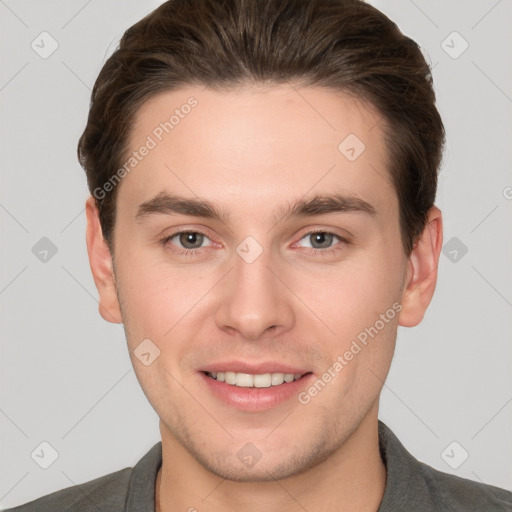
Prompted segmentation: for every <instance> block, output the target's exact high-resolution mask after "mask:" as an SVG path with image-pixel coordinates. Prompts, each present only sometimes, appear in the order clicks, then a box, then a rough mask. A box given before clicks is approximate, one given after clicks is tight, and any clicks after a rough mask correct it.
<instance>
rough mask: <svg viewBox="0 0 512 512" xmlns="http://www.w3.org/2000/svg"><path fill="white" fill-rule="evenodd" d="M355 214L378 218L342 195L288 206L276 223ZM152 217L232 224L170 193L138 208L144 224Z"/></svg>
mask: <svg viewBox="0 0 512 512" xmlns="http://www.w3.org/2000/svg"><path fill="white" fill-rule="evenodd" d="M345 212H355V213H364V214H367V215H370V216H375V215H376V214H377V211H376V209H375V208H374V207H373V206H372V205H371V204H370V203H368V202H367V201H365V200H363V199H361V198H359V197H356V196H347V195H343V194H322V195H316V196H314V197H312V198H310V199H299V200H297V201H295V202H293V203H290V204H288V205H287V206H284V207H281V208H279V209H278V211H277V213H276V220H277V221H281V220H283V219H285V218H289V217H306V216H313V215H326V214H329V213H345ZM152 214H166V215H191V216H194V217H204V218H208V219H216V220H220V221H221V222H223V223H227V222H228V221H229V218H230V215H229V213H228V212H227V211H225V210H222V209H218V208H217V207H216V206H215V205H214V204H212V203H210V202H209V201H206V200H204V199H200V198H193V197H184V196H179V195H175V194H168V193H167V192H160V193H159V194H158V195H156V196H155V197H153V198H152V199H149V200H148V201H144V202H143V203H142V204H140V205H139V206H138V208H137V213H136V215H135V218H136V219H137V220H141V221H142V220H143V219H144V218H145V217H148V216H149V215H152Z"/></svg>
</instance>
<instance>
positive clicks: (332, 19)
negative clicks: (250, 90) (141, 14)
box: [78, 0, 445, 255]
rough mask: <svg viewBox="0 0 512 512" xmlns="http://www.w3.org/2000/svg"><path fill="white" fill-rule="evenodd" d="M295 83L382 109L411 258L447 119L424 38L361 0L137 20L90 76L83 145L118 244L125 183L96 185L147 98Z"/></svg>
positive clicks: (108, 233)
mask: <svg viewBox="0 0 512 512" xmlns="http://www.w3.org/2000/svg"><path fill="white" fill-rule="evenodd" d="M290 81H294V82H295V83H298V84H300V85H305V86H308V85H309V86H314V85H318V86H324V87H328V88H332V89H334V90H337V91H342V92H347V93H350V94H354V95H355V96H357V97H359V98H361V99H363V100H366V101H367V102H369V103H370V104H371V105H372V106H373V107H376V109H377V111H378V112H379V113H380V114H381V115H382V117H383V119H384V120H385V124H386V126H385V127H384V133H385V139H386V144H387V148H388V153H389V163H390V165H389V173H390V175H391V179H392V183H393V186H394V188H395V190H396V193H397V197H398V201H399V210H400V211H399V215H400V230H401V238H402V244H403V247H404V251H405V253H406V254H407V255H409V254H410V252H411V250H412V248H413V245H414V242H415V240H416V239H417V237H418V236H419V235H420V234H421V232H422V231H423V229H424V227H425V223H426V219H427V212H428V210H429V208H430V207H431V206H432V205H433V204H434V201H435V196H436V189H437V173H438V169H439V166H440V162H441V157H442V150H443V145H444V137H445V133H444V127H443V123H442V120H441V117H440V115H439V113H438V111H437V109H436V106H435V94H434V90H433V84H432V76H431V72H430V68H429V66H428V64H427V63H426V61H425V59H424V57H423V55H422V53H421V51H420V48H419V46H418V45H417V44H416V43H415V42H414V41H413V40H411V39H409V38H408V37H406V36H404V35H403V34H402V33H401V32H400V30H399V29H398V27H397V26H396V25H395V24H394V23H393V22H392V21H391V20H390V19H389V18H387V17H386V16H385V15H384V14H382V13H381V12H380V11H378V10H377V9H375V8H374V7H372V6H371V5H368V4H366V3H364V2H363V1H360V0H169V1H168V2H165V3H164V4H162V5H161V6H160V7H158V8H157V9H156V10H154V11H153V12H152V13H150V14H149V15H148V16H146V17H145V18H143V19H142V20H140V21H139V22H138V23H136V24H135V25H133V26H132V27H130V28H129V29H128V30H127V31H126V32H125V34H124V35H123V37H122V39H121V41H120V44H119V47H118V49H117V50H116V51H115V52H114V53H113V55H112V56H111V57H110V58H109V59H108V60H107V62H106V63H105V65H104V66H103V68H102V70H101V72H100V74H99V76H98V78H97V80H96V83H95V84H94V88H93V91H92V96H91V104H90V111H89V118H88V121H87V126H86V128H85V130H84V133H83V134H82V136H81V138H80V141H79V143H78V158H79V161H80V163H81V165H82V167H83V168H84V169H85V172H86V174H87V182H88V186H89V190H90V191H91V194H93V195H94V196H95V197H96V201H97V205H98V209H99V214H100V222H101V226H102V230H103V235H104V237H105V240H106V241H107V243H108V244H109V246H110V248H111V249H113V229H114V223H115V203H116V192H117V188H118V187H110V188H112V190H110V191H109V193H105V194H102V197H101V198H99V197H97V194H95V193H94V191H95V190H99V189H101V190H102V187H103V185H104V184H105V183H107V182H108V181H109V180H111V179H112V177H113V176H114V175H115V173H116V171H118V169H119V167H120V165H121V163H122V161H123V155H124V154H125V153H126V152H127V145H128V140H129V135H130V128H131V126H132V124H133V119H134V116H135V114H136V112H137V110H138V108H139V107H140V106H141V105H142V104H143V103H144V102H145V101H146V100H147V99H149V98H150V97H152V96H154V95H155V94H157V93H159V92H163V91H166V90H172V89H177V88H179V87H181V86H186V85H194V84H201V85H205V86H208V87H212V88H217V89H219V88H221V89H222V88H229V87H236V86H240V85H244V84H246V83H261V84H264V83H265V84H276V85H278V84H283V83H287V82H290ZM340 142H341V141H340Z"/></svg>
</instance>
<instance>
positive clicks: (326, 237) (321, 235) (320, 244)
mask: <svg viewBox="0 0 512 512" xmlns="http://www.w3.org/2000/svg"><path fill="white" fill-rule="evenodd" d="M308 236H309V239H310V241H311V247H313V248H314V249H325V248H327V247H330V246H331V245H332V242H333V237H334V235H333V234H332V233H326V232H323V231H322V232H318V233H311V234H310V235H308Z"/></svg>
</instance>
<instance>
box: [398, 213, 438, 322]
mask: <svg viewBox="0 0 512 512" xmlns="http://www.w3.org/2000/svg"><path fill="white" fill-rule="evenodd" d="M442 246H443V217H442V214H441V210H439V208H437V206H433V207H432V208H431V209H430V210H429V211H428V214H427V224H426V225H425V229H424V230H423V233H422V234H421V236H420V237H419V238H418V240H417V242H416V243H415V245H414V248H413V250H412V252H411V255H410V256H409V261H408V262H407V275H406V281H405V283H404V290H403V293H402V310H401V311H400V316H399V322H398V323H399V325H402V326H404V327H414V326H415V325H418V324H419V323H420V322H421V321H422V320H423V317H424V315H425V311H426V310H427V307H428V305H429V304H430V301H431V300H432V296H433V295H434V290H435V289H436V283H437V267H438V265H439V256H440V254H441V248H442Z"/></svg>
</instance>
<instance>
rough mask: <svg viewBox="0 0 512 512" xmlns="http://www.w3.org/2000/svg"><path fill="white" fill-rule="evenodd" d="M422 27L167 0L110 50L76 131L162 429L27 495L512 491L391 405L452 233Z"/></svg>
mask: <svg viewBox="0 0 512 512" xmlns="http://www.w3.org/2000/svg"><path fill="white" fill-rule="evenodd" d="M443 141H444V130H443V125H442V122H441V119H440V116H439V114H438V112H437V110H436V107H435V97H434V92H433V89H432V82H431V76H430V70H429V68H428V66H427V64H426V62H425V60H424V58H423V57H422V55H421V52H420V50H419V48H418V46H417V45H416V44H415V43H414V42H413V41H411V40H410V39H408V38H407V37H405V36H404V35H402V34H401V33H400V32H399V30H398V29H397V27H396V26H395V25H394V24H393V23H392V22H391V21H390V20H389V19H387V18H386V17H385V16H384V15H383V14H382V13H380V12H379V11H377V10H376V9H375V8H373V7H371V6H369V5H367V4H365V3H362V2H360V1H345V0H307V1H305V0H224V1H221V0H171V1H170V2H167V3H165V4H163V5H162V6H161V7H160V8H158V9H157V10H156V11H154V12H153V13H152V14H150V15H149V16H148V17H146V18H144V19H143V20H142V21H140V22H139V23H137V24H136V25H134V26H133V27H131V28H130V29H129V30H128V31H127V32H126V33H125V35H124V37H123V38H122V40H121V43H120V48H119V49H118V50H117V51H116V52H115V53H114V54H113V55H112V57H111V58H110V59H109V60H108V62H107V63H106V64H105V66H104V67H103V69H102V71H101V73H100V75H99V77H98V80H97V82H96V85H95V87H94V91H93V95H92V103H91V107H90V114H89V119H88V123H87V127H86V129H85V132H84V134H83V135H82V137H81V139H80V143H79V158H80V161H81V163H82V165H83V166H84V168H85V171H86V173H87V178H88V184H89V188H90V191H91V194H92V195H91V197H90V198H89V199H88V201H87V204H86V212H87V220H88V226H87V246H88V252H89V259H90V263H91V269H92V272H93V275H94V279H95V283H96V286H97V288H98V292H99V297H100V313H101V315H102V316H103V318H105V320H107V321H109V322H116V323H123V325H124V328H125V331H126V337H127V342H128V345H129V350H130V355H131V358H132V362H133V365H134V369H135V372H136V374H137V377H138V379H139V381H140V384H141V386H142V389H143V390H144V392H145V394H146V396H147V397H148V400H149V401H150V403H151V405H152V406H153V407H154V409H155V410H156V412H157V413H158V415H159V417H160V431H161V436H162V442H161V443H158V444H157V445H155V446H154V447H153V448H152V449H151V451H150V452H148V454H147V455H146V456H145V457H144V458H143V459H141V461H139V463H137V464H136V466H135V467H134V468H133V469H130V468H126V469H123V470H121V471H119V472H116V473H113V474H110V475H106V476H103V477H101V478H99V479H96V480H94V481H91V482H88V483H86V484H83V485H80V486H77V487H72V488H68V489H64V490H62V491H59V492H56V493H53V494H51V495H48V496H46V497H43V498H40V499H39V500H36V501H34V502H31V503H29V504H26V505H24V506H21V507H17V508H16V509H13V510H19V511H29V510H38V511H58V510H76V511H89V510H90V511H93V510H105V511H107V510H108V511H126V512H135V511H139V512H140V511H154V510H155V511H157V512H175V511H187V510H188V511H195V510H197V511H199V512H209V511H235V510H247V511H253V510H254V511H256V510H265V511H280V512H284V511H299V510H308V511H312V510H315V511H320V512H322V511H334V510H335V511H337V512H344V511H368V512H370V511H372V512H374V511H398V510H404V511H405V510H407V511H409V510H414V511H419V512H421V511H432V510H440V511H441V510H442V511H445V510H451V511H452V510H456V511H459V510H460V511H462V510H464V511H467V510H475V511H476V510H478V511H495V510H496V511H497V510H512V493H509V492H507V491H505V490H503V489H498V488H496V487H491V486H487V485H484V484H480V483H476V482H472V481H469V480H465V479H461V478H458V477H455V476H451V475H448V474H444V473H441V472H438V471H436V470H434V469H432V468H430V467H428V466H426V465H424V464H422V463H420V462H419V461H417V460H416V459H414V458H413V457H412V456H411V455H410V454H409V453H408V452H407V451H406V450H405V449H404V447H403V446H402V445H401V444H400V442H399V441H398V439H397V438H396V437H395V436H394V435H393V433H392V432H391V431H390V430H389V429H388V428H387V427H386V426H385V425H384V424H383V423H382V422H379V420H378V405H379V395H380V392H381V390H382V386H383V383H384V381H385V378H386V375H387V373H388V370H389V367H390V364H391V359H392V356H393V351H394V346H395V340H396V334H397V329H398V326H399V325H400V326H405V327H411V326H415V325H417V324H418V323H420V322H421V320H422V318H423V315H424V313H425V311H426V309H427V307H428V305H429V303H430V301H431V298H432V296H433V293H434V289H435V285H436V279H437V264H438V260H439V254H440V250H441V246H442V216H441V212H440V211H439V209H438V208H437V207H436V206H434V200H435V195H436V185H437V172H438V168H439V164H440V160H441V154H442V146H443Z"/></svg>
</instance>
